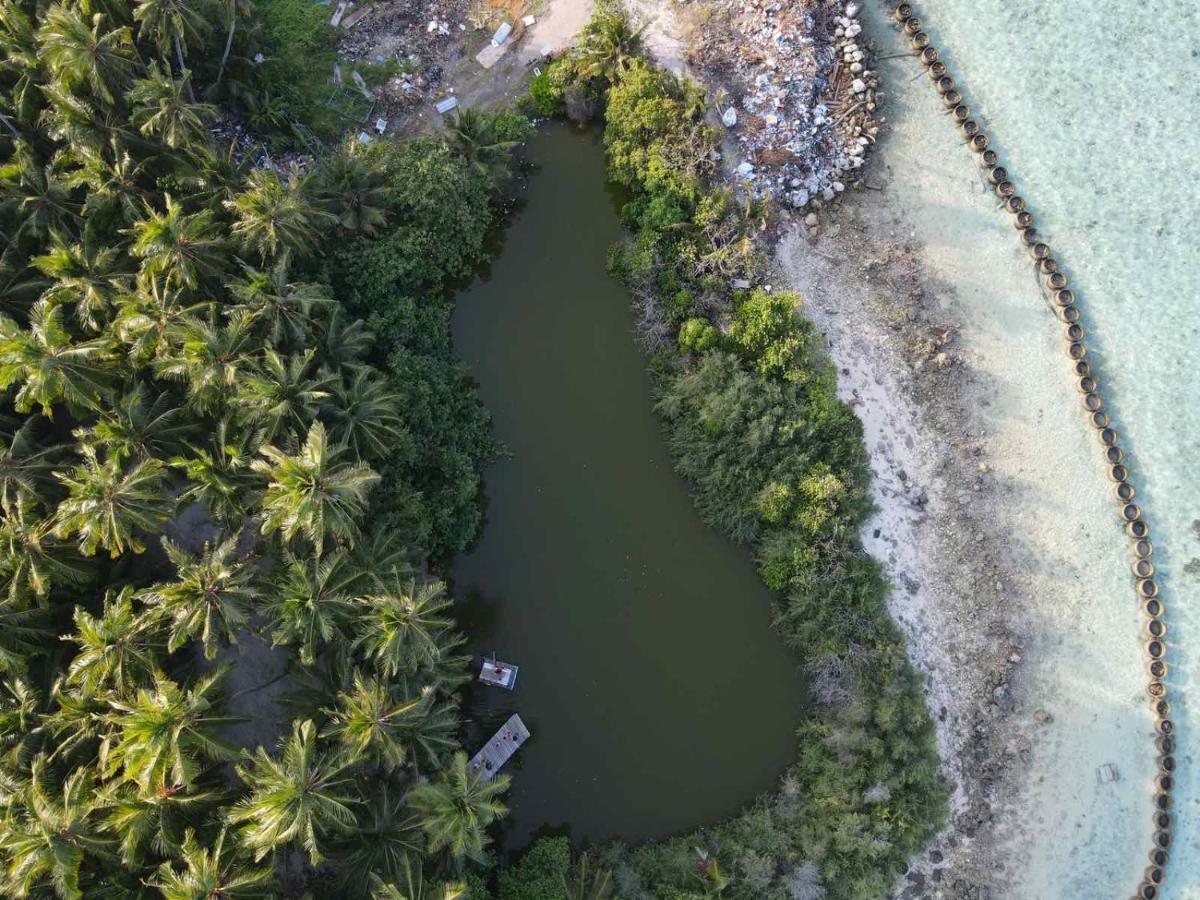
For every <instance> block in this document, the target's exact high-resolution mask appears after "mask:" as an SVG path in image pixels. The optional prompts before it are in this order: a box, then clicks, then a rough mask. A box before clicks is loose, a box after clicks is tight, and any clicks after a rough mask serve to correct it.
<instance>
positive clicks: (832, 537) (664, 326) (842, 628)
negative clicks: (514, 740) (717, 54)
mask: <svg viewBox="0 0 1200 900" xmlns="http://www.w3.org/2000/svg"><path fill="white" fill-rule="evenodd" d="M581 46H582V49H581V50H580V51H579V52H577V53H576V54H573V55H568V56H565V57H563V58H561V59H559V60H557V61H556V62H554V63H553V64H552V65H550V66H549V67H547V69H546V70H545V71H544V72H543V73H542V74H541V75H539V76H538V78H536V79H535V80H534V82H533V85H532V87H531V91H530V97H529V101H528V102H529V104H530V106H531V107H532V108H533V109H534V110H536V111H537V112H539V113H542V114H547V115H570V116H571V117H573V118H577V119H584V118H588V117H590V116H591V115H592V114H593V113H595V114H602V115H603V120H604V140H605V146H606V148H607V152H608V160H609V175H610V177H611V178H612V180H613V181H615V182H617V183H618V184H619V185H621V186H622V188H624V189H625V191H626V192H627V195H628V199H627V202H626V203H625V204H624V207H623V210H622V216H623V219H624V221H625V222H626V223H627V225H628V227H629V229H630V237H629V239H628V241H626V242H625V243H623V244H621V245H619V246H617V247H614V248H613V249H612V251H611V253H610V267H611V269H612V271H613V272H614V273H615V274H616V275H617V276H619V277H620V278H622V279H623V280H624V281H625V282H626V283H627V284H628V286H629V289H630V292H631V294H632V295H633V298H634V307H635V310H636V316H637V334H638V337H639V339H640V340H641V341H642V343H643V344H644V346H645V347H646V349H647V351H648V353H649V354H650V367H651V371H652V373H653V375H654V382H655V386H656V395H657V396H656V406H657V409H658V411H659V413H660V415H661V417H662V420H663V423H664V427H665V429H666V434H667V439H668V442H669V444H670V447H671V451H672V453H673V456H674V459H675V462H676V466H677V468H678V470H679V472H680V473H681V474H682V475H683V476H684V477H685V478H686V479H687V480H688V481H689V483H690V484H691V485H692V488H693V492H694V497H695V501H696V507H697V510H698V512H699V513H700V515H701V516H702V517H703V518H704V520H705V521H706V522H708V523H710V524H711V525H712V526H713V527H715V528H718V529H720V530H721V531H722V532H723V533H725V534H726V535H728V536H729V537H730V538H731V539H732V540H735V541H738V542H740V543H743V544H746V545H749V546H751V547H752V548H753V549H754V552H755V556H756V559H757V560H758V566H759V572H760V575H761V576H762V578H763V581H764V582H765V583H766V584H767V585H768V586H769V587H770V588H771V589H773V590H774V591H776V592H777V595H778V600H777V602H776V605H775V626H776V630H777V631H778V633H779V634H780V636H781V637H782V638H783V639H784V640H785V641H786V642H787V643H788V644H789V645H790V646H792V647H794V648H795V649H796V651H797V652H798V653H799V654H800V655H801V656H802V657H803V659H804V660H805V663H806V666H807V668H808V671H809V675H810V689H811V694H812V697H813V700H814V701H815V706H814V708H813V710H812V712H811V713H810V715H809V716H808V717H807V718H806V721H805V722H804V723H803V724H802V725H801V727H800V729H799V731H798V733H797V761H796V762H795V764H794V765H792V766H791V767H790V768H789V769H788V771H787V772H786V773H785V774H784V776H783V778H782V780H781V783H780V786H779V790H778V791H777V792H776V793H775V794H773V795H771V796H767V797H763V798H760V799H759V800H757V801H756V802H755V803H754V804H752V805H751V806H750V807H748V808H747V809H746V810H745V811H744V812H743V813H742V814H741V815H740V816H738V817H736V818H734V819H731V820H729V821H726V822H722V823H719V824H717V825H714V826H711V827H707V828H703V829H701V830H699V831H698V832H696V833H694V834H688V835H684V836H680V837H678V838H674V839H670V840H667V841H663V842H660V843H652V844H647V845H645V846H640V847H635V848H632V849H625V848H622V847H620V846H614V847H610V848H608V849H607V850H606V851H605V853H604V854H603V862H604V864H605V865H606V866H608V867H609V868H610V869H611V871H612V873H613V882H614V887H615V892H616V895H617V896H620V897H630V898H651V897H653V898H670V900H685V898H687V900H690V898H700V897H712V896H722V897H736V898H746V900H750V898H756V900H757V898H778V900H788V898H791V900H795V898H800V897H803V898H818V897H829V898H856V900H857V898H862V900H865V898H870V897H880V896H884V895H886V894H887V892H888V891H889V889H890V887H891V885H892V883H893V881H894V880H895V878H896V877H897V876H898V875H899V874H900V873H901V872H903V870H904V868H905V866H906V865H907V860H908V857H909V856H910V854H912V853H913V852H914V851H915V850H916V849H917V848H918V847H919V846H921V844H922V843H923V841H924V840H926V839H927V838H928V837H929V836H930V835H931V834H932V833H933V832H934V830H935V829H936V828H937V826H938V825H939V823H940V822H941V820H942V817H943V816H944V813H945V801H946V794H947V791H946V788H945V786H944V785H943V784H942V783H941V782H940V781H939V779H938V777H937V754H936V751H935V748H934V731H933V724H932V721H931V719H930V717H929V714H928V711H927V709H926V707H925V703H924V698H923V696H922V693H921V689H920V682H919V679H918V677H917V675H916V673H915V672H914V671H913V669H912V667H911V665H910V664H909V662H908V660H907V658H906V656H905V653H904V646H903V640H902V637H901V635H900V633H899V631H898V630H897V628H896V626H895V624H894V622H893V621H892V620H891V618H890V616H889V613H888V609H887V606H886V602H885V601H886V594H887V590H888V585H887V583H886V581H885V579H884V577H883V575H882V573H881V571H880V568H879V565H878V563H876V562H875V561H874V560H872V559H871V558H870V557H869V556H867V555H866V554H865V552H864V551H863V549H862V547H861V546H860V544H859V541H858V533H859V531H860V529H861V527H862V524H863V521H864V520H865V518H866V516H867V515H868V514H869V512H870V509H871V503H870V498H869V494H868V487H869V470H868V468H867V462H866V453H865V449H864V447H863V438H862V429H861V426H860V424H859V422H858V420H857V419H856V418H855V416H854V415H853V413H852V412H851V410H850V409H849V407H847V406H846V405H845V404H844V403H842V402H841V401H839V400H838V398H837V394H836V383H835V373H834V371H833V369H832V367H831V366H830V364H829V362H828V360H827V359H826V358H825V357H824V355H823V351H822V348H821V346H820V341H819V337H818V336H817V335H816V334H815V333H814V332H813V329H812V326H811V324H810V323H808V322H807V320H805V319H804V318H803V316H802V315H800V314H799V313H800V311H801V310H802V302H801V299H800V298H799V297H797V296H796V295H794V294H791V293H787V292H774V291H772V290H770V289H769V288H767V287H765V286H762V285H763V284H764V282H765V280H766V279H765V277H764V273H765V271H766V268H765V266H766V263H765V260H764V259H763V258H762V253H761V251H760V244H759V240H758V235H759V234H760V233H761V232H763V231H764V230H767V229H769V228H770V226H771V222H770V210H769V208H767V207H765V206H764V205H762V204H760V203H759V202H758V201H756V200H754V199H753V198H750V199H747V198H742V197H738V196H735V195H734V194H733V193H732V192H731V191H730V190H728V189H723V188H721V187H720V186H719V180H720V179H719V177H718V176H719V172H718V168H717V167H718V160H719V157H718V153H717V150H718V136H717V134H716V132H715V131H714V129H713V128H712V127H711V126H709V125H708V124H707V122H706V120H705V110H704V103H703V96H702V94H701V92H700V91H699V90H698V89H697V88H696V87H695V86H692V85H690V84H688V83H687V82H685V81H681V80H679V79H677V78H676V77H675V76H672V75H670V74H668V73H666V72H663V71H661V70H659V69H657V68H655V67H654V66H653V64H652V63H651V62H649V61H648V60H647V59H646V58H645V57H644V56H643V55H641V54H640V53H639V47H638V34H637V32H636V30H635V29H633V28H632V27H631V26H630V24H629V21H628V17H627V16H626V14H625V13H624V12H623V11H622V10H621V9H620V8H619V7H618V6H612V5H606V6H602V7H601V9H600V10H599V11H598V13H597V15H596V17H595V18H594V20H593V21H592V23H591V24H590V25H589V26H588V28H587V29H586V30H585V32H584V35H583V38H582V44H581ZM751 285H758V287H750V286H751ZM537 846H538V845H535V848H536V847H537Z"/></svg>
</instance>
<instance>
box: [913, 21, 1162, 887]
mask: <svg viewBox="0 0 1200 900" xmlns="http://www.w3.org/2000/svg"><path fill="white" fill-rule="evenodd" d="M894 16H895V18H896V20H897V22H898V23H899V25H900V27H901V28H902V29H903V31H904V32H905V33H906V34H907V35H908V38H909V42H910V45H911V47H912V49H913V52H914V55H918V56H919V57H920V60H921V62H922V64H923V65H924V66H925V68H926V71H927V72H928V74H929V77H930V80H931V81H932V83H933V85H934V87H935V89H936V90H937V92H938V94H939V95H940V97H941V100H942V104H943V106H945V108H946V110H947V113H948V114H949V115H950V116H951V118H952V120H953V121H954V122H955V124H956V125H957V127H958V129H959V132H960V133H961V135H962V137H963V139H964V141H965V142H966V143H967V144H968V146H969V147H970V149H971V150H972V151H973V152H974V153H976V154H977V156H978V162H979V165H980V167H981V168H982V169H983V170H984V173H985V175H986V178H987V181H988V183H989V184H990V185H991V186H992V189H993V191H994V192H995V194H996V196H997V197H998V198H999V199H1000V200H1001V202H1002V205H1003V207H1004V208H1005V209H1006V210H1007V211H1008V212H1009V213H1010V214H1011V215H1012V216H1013V225H1014V226H1015V228H1016V229H1017V231H1018V233H1019V234H1020V237H1021V240H1022V243H1023V244H1024V245H1025V246H1026V247H1027V248H1028V250H1029V253H1030V256H1031V258H1032V260H1033V263H1034V266H1035V268H1036V269H1037V271H1038V273H1039V274H1040V275H1041V277H1042V281H1043V283H1044V285H1045V287H1046V289H1047V290H1048V291H1049V293H1050V297H1051V300H1052V301H1053V305H1054V308H1055V312H1056V314H1057V316H1058V318H1059V319H1060V320H1061V321H1062V323H1063V325H1064V336H1065V337H1066V341H1067V346H1066V352H1067V356H1068V357H1069V358H1070V360H1071V361H1072V374H1073V377H1074V378H1075V379H1076V386H1077V388H1078V390H1079V392H1080V397H1081V404H1082V406H1083V408H1084V409H1085V411H1086V412H1087V415H1088V420H1089V423H1090V424H1091V425H1092V427H1093V428H1094V429H1095V431H1096V434H1097V437H1098V438H1099V441H1100V444H1101V446H1102V447H1103V452H1104V458H1105V462H1106V464H1107V466H1108V475H1109V478H1110V480H1111V481H1112V482H1113V488H1112V493H1113V497H1114V499H1115V501H1116V503H1117V506H1118V508H1119V515H1120V518H1121V521H1122V523H1123V525H1124V526H1125V529H1126V531H1127V533H1128V535H1129V538H1130V549H1131V551H1132V554H1133V557H1134V561H1133V563H1132V565H1131V569H1132V573H1133V576H1134V581H1135V593H1136V596H1137V598H1138V602H1139V604H1140V605H1141V608H1142V610H1143V612H1144V613H1145V617H1146V618H1145V622H1144V632H1145V633H1144V648H1145V654H1146V658H1147V672H1148V675H1149V680H1148V684H1147V693H1148V695H1149V697H1150V704H1151V711H1152V712H1153V714H1154V717H1155V731H1156V737H1155V745H1156V749H1157V751H1158V774H1157V775H1156V777H1155V783H1154V811H1153V818H1152V824H1153V837H1152V848H1151V850H1150V855H1149V865H1148V866H1147V867H1146V869H1145V873H1144V877H1143V879H1142V881H1141V883H1140V884H1139V886H1138V888H1137V892H1136V894H1135V895H1134V896H1135V897H1136V898H1138V900H1155V898H1157V897H1158V896H1159V893H1160V885H1161V884H1162V882H1163V880H1164V879H1165V877H1166V864H1167V860H1168V855H1169V847H1170V844H1171V814H1170V807H1171V790H1172V788H1173V787H1174V771H1175V755H1174V754H1175V737H1174V731H1175V726H1174V722H1173V721H1172V719H1171V718H1170V713H1171V707H1170V703H1169V702H1168V701H1167V686H1166V677H1167V672H1168V667H1167V663H1166V654H1167V645H1166V642H1165V640H1164V637H1165V635H1166V632H1167V625H1166V622H1165V621H1164V615H1165V607H1164V604H1163V602H1162V601H1161V600H1160V599H1159V596H1158V595H1159V585H1158V581H1157V580H1156V579H1155V566H1154V563H1153V562H1152V561H1151V556H1152V554H1153V551H1154V547H1153V544H1152V543H1151V541H1150V526H1149V524H1148V522H1147V521H1146V519H1145V516H1144V512H1143V510H1142V509H1141V507H1140V506H1138V504H1136V503H1134V502H1133V499H1134V497H1135V495H1136V489H1135V487H1134V485H1133V483H1132V481H1131V479H1130V473H1129V469H1128V468H1127V466H1126V465H1125V454H1124V451H1123V450H1122V449H1121V447H1120V444H1119V433H1118V432H1117V430H1116V429H1115V428H1114V427H1113V426H1112V422H1111V420H1110V417H1109V415H1108V413H1107V412H1105V411H1104V409H1103V406H1104V401H1103V398H1102V396H1101V393H1100V378H1099V375H1098V374H1097V372H1096V371H1095V370H1094V369H1093V367H1092V366H1091V364H1090V363H1089V362H1088V361H1087V359H1086V356H1087V347H1086V344H1085V340H1084V338H1085V330H1084V327H1083V325H1082V324H1081V323H1080V320H1081V318H1082V312H1081V309H1080V306H1079V303H1078V300H1077V298H1076V296H1075V294H1074V292H1073V291H1072V290H1071V289H1070V287H1069V286H1068V277H1067V275H1066V274H1065V273H1064V272H1063V271H1062V270H1061V268H1060V266H1059V263H1058V262H1057V261H1056V260H1055V259H1054V256H1053V254H1052V251H1051V248H1050V245H1049V244H1048V243H1047V242H1046V241H1045V240H1044V239H1043V237H1042V236H1041V235H1040V234H1039V233H1038V231H1037V229H1036V227H1035V217H1034V214H1033V213H1032V212H1031V211H1030V210H1029V209H1028V208H1027V205H1026V201H1025V199H1024V198H1022V197H1021V196H1020V195H1019V194H1018V193H1017V190H1016V186H1015V185H1014V183H1013V182H1012V180H1011V177H1010V173H1009V172H1008V170H1007V169H1006V168H1005V167H1003V166H1002V165H1001V164H1000V158H999V154H998V153H997V152H996V150H995V149H993V148H991V147H990V143H991V141H990V140H989V138H988V136H987V134H986V133H984V131H983V128H982V126H981V125H980V124H979V122H978V121H976V120H975V119H974V118H972V116H971V111H970V109H969V107H968V106H967V105H966V104H965V100H964V97H963V92H962V90H960V86H959V85H956V83H955V81H954V79H953V78H952V77H951V76H950V75H949V72H948V66H947V64H946V62H945V60H944V59H943V58H942V54H941V53H940V52H939V51H938V49H937V48H936V47H934V46H933V45H932V39H931V37H930V36H929V34H928V33H927V32H926V31H925V28H924V26H923V24H922V22H921V20H920V19H918V18H917V16H916V14H915V11H914V9H913V6H912V4H908V3H902V4H900V5H899V6H897V7H896V8H895V10H894Z"/></svg>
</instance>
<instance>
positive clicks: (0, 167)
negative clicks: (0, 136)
mask: <svg viewBox="0 0 1200 900" xmlns="http://www.w3.org/2000/svg"><path fill="white" fill-rule="evenodd" d="M0 199H2V200H3V202H2V203H0V210H5V211H8V212H9V213H10V214H11V215H12V216H13V218H14V220H15V221H17V222H20V225H19V226H18V228H17V230H16V232H15V233H14V234H13V235H12V240H13V241H14V242H19V241H21V240H22V239H25V238H32V239H35V240H37V241H39V242H41V241H44V240H45V239H46V238H47V237H48V236H49V234H50V232H51V231H53V230H55V229H57V230H59V231H62V232H63V233H75V232H76V231H77V230H78V224H79V206H78V204H77V203H76V202H75V200H74V199H73V198H72V196H71V191H70V187H69V186H68V185H67V184H65V183H64V182H63V181H62V179H61V178H60V177H59V174H58V172H57V171H56V170H55V167H54V164H53V163H50V164H46V165H43V164H41V163H39V162H38V160H37V158H36V157H35V156H34V154H33V151H32V150H31V149H30V148H29V145H28V144H26V143H24V142H23V141H22V142H18V143H17V145H16V149H15V150H14V151H13V153H12V156H11V157H10V158H9V159H8V160H7V161H6V162H5V163H3V164H0Z"/></svg>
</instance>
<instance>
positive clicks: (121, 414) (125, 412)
mask: <svg viewBox="0 0 1200 900" xmlns="http://www.w3.org/2000/svg"><path fill="white" fill-rule="evenodd" d="M195 432H196V423H195V422H193V421H189V420H188V419H187V418H186V417H185V416H184V411H183V410H182V409H181V408H180V407H179V406H177V405H176V403H175V399H174V398H173V397H172V396H171V395H170V394H169V393H167V392H166V391H159V392H158V393H155V394H153V395H151V393H150V389H149V388H148V387H147V386H146V385H145V384H144V383H138V384H136V385H135V386H134V387H133V389H132V390H129V391H126V392H125V393H123V394H121V395H120V396H118V397H117V398H116V399H115V400H114V401H113V402H112V404H111V405H110V406H108V407H107V408H106V409H105V410H104V411H103V412H101V413H100V417H99V418H98V419H97V420H96V421H95V422H94V423H92V424H91V425H90V426H88V427H86V428H76V429H75V432H74V434H75V438H76V440H78V441H79V442H80V443H84V444H92V445H94V446H95V447H97V448H98V449H102V450H103V451H104V453H105V458H107V459H117V460H120V461H121V462H124V461H125V460H130V459H162V458H163V457H166V456H169V455H170V454H171V453H175V452H178V451H179V450H180V449H182V448H183V447H184V446H185V442H186V440H187V439H188V437H190V436H191V435H193V434H194V433H195Z"/></svg>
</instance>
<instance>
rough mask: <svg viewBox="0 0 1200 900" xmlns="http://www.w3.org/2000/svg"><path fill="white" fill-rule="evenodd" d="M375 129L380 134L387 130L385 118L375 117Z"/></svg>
mask: <svg viewBox="0 0 1200 900" xmlns="http://www.w3.org/2000/svg"><path fill="white" fill-rule="evenodd" d="M375 130H376V131H378V132H379V133H380V134H383V133H384V132H385V131H387V119H376V120H375Z"/></svg>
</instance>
